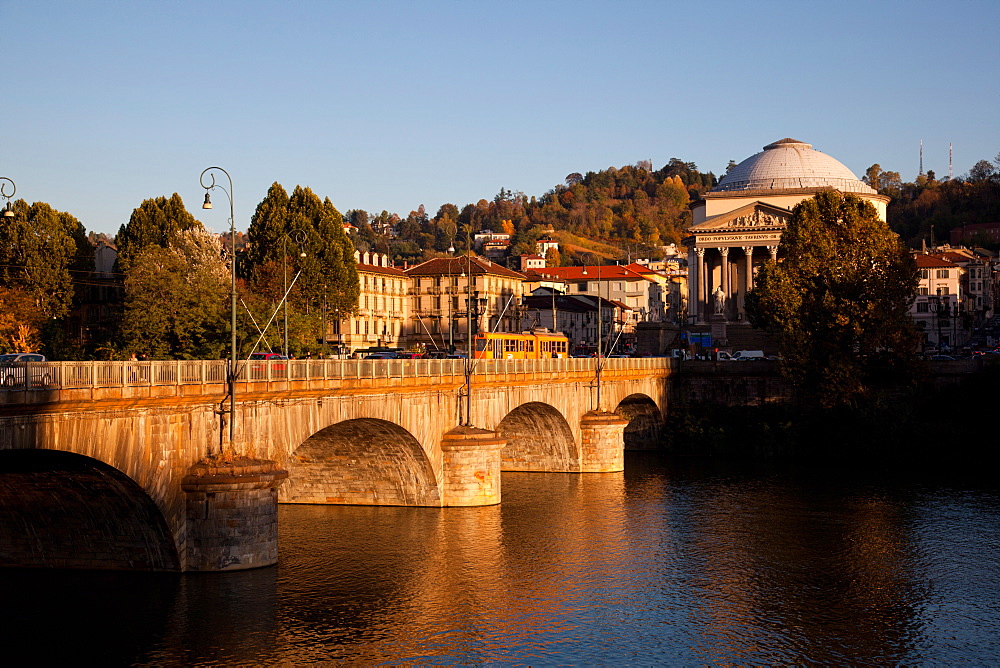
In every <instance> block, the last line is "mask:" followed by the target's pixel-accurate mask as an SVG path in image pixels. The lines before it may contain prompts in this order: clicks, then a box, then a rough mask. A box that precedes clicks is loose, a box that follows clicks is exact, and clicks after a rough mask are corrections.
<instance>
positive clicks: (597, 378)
mask: <svg viewBox="0 0 1000 668" xmlns="http://www.w3.org/2000/svg"><path fill="white" fill-rule="evenodd" d="M588 255H589V256H590V257H592V258H593V259H594V262H595V265H596V266H597V358H596V359H595V364H594V385H596V387H597V410H598V411H600V410H601V370H602V367H603V363H602V359H601V341H602V339H603V338H604V332H602V331H601V311H602V310H603V309H602V307H603V306H604V305H603V304H602V303H601V265H600V264H598V263H599V262H600V258H598V257H597V255H596V254H594V253H590V252H587V253H583V256H582V257H583V258H584V264H583V272H582V273H583V275H584V276H586V275H587V263H586V257H587V256H588Z"/></svg>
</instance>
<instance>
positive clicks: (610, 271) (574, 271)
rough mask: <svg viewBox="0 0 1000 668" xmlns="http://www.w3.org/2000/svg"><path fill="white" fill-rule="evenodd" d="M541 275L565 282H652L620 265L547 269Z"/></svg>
mask: <svg viewBox="0 0 1000 668" xmlns="http://www.w3.org/2000/svg"><path fill="white" fill-rule="evenodd" d="M584 270H586V273H584ZM539 273H540V274H542V275H549V276H552V277H555V278H560V279H562V280H564V281H597V280H601V281H611V280H619V281H620V280H631V281H635V280H639V279H642V280H650V279H648V278H646V277H645V276H643V275H642V274H641V273H639V272H637V271H634V270H632V269H630V268H629V267H626V266H622V265H618V264H605V265H601V266H588V267H546V268H545V269H544V270H541V271H540V272H539Z"/></svg>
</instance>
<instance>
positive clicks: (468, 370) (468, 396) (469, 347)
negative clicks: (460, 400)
mask: <svg viewBox="0 0 1000 668" xmlns="http://www.w3.org/2000/svg"><path fill="white" fill-rule="evenodd" d="M466 248H467V250H466V256H465V259H466V262H467V263H468V265H469V267H468V268H469V273H468V279H467V281H466V292H465V340H466V344H465V365H464V370H465V426H467V427H471V426H472V360H473V359H474V356H475V347H476V346H475V341H473V339H472V284H473V282H474V280H475V279H474V278H473V276H472V255H470V253H472V250H471V248H470V247H469V245H468V243H467V244H466Z"/></svg>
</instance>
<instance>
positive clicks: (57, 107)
mask: <svg viewBox="0 0 1000 668" xmlns="http://www.w3.org/2000/svg"><path fill="white" fill-rule="evenodd" d="M0 27H2V33H0V58H2V60H0V63H2V67H0V72H2V82H3V85H2V104H0V109H2V112H0V119H2V120H0V176H8V177H10V178H12V179H14V181H15V182H16V184H17V195H16V197H18V198H21V197H23V198H24V199H26V200H28V201H29V202H33V201H45V202H48V203H50V204H51V205H52V206H54V207H55V208H57V209H59V210H62V211H68V212H70V213H72V214H73V215H75V216H76V217H77V218H79V219H80V221H81V222H82V223H83V224H84V226H85V227H86V228H87V229H88V230H95V231H98V232H108V233H114V232H116V231H117V230H118V227H119V226H120V225H122V224H123V223H125V222H127V221H128V218H129V215H130V214H131V212H132V209H134V208H135V207H137V206H138V205H139V204H140V203H141V202H142V200H143V199H146V198H149V197H156V196H160V195H170V194H171V193H173V192H177V193H179V194H180V195H181V196H182V197H183V198H184V200H185V203H186V204H187V206H188V208H189V209H190V210H191V211H192V212H193V213H194V214H195V216H196V217H198V218H199V219H200V220H202V221H203V222H205V224H206V225H207V226H208V227H210V228H212V229H215V230H222V229H228V223H227V222H226V215H225V212H224V211H223V210H222V208H223V207H219V206H218V205H217V208H216V209H215V210H214V211H212V212H208V211H202V210H201V209H200V208H199V206H200V203H201V199H202V196H203V192H204V191H203V190H202V189H201V187H200V186H199V185H198V175H199V173H200V172H201V170H202V169H204V168H205V167H208V166H211V165H220V166H222V167H225V168H226V169H227V170H228V171H229V173H230V174H231V175H232V177H233V180H234V184H235V200H236V220H237V228H238V229H246V227H247V224H248V222H249V219H250V216H251V215H252V213H253V211H254V208H255V207H256V205H257V203H258V202H260V200H261V199H262V198H263V197H264V195H265V193H266V191H267V188H268V186H269V185H270V184H271V183H272V182H274V181H277V182H279V183H281V184H282V185H284V186H285V187H286V188H287V189H289V190H290V189H291V188H293V187H294V186H295V185H296V184H301V185H308V186H310V187H312V189H313V190H314V191H316V192H317V193H318V194H319V195H320V196H328V197H330V198H331V200H333V202H334V203H335V204H336V205H337V207H338V208H339V209H340V210H341V211H346V210H348V209H352V208H360V209H366V210H369V211H375V212H377V211H381V210H382V209H386V210H389V211H393V212H397V213H400V214H401V215H406V214H407V213H408V212H409V211H410V210H412V209H415V208H417V206H418V205H420V204H424V205H425V206H426V208H427V210H428V211H429V212H430V213H432V214H433V213H434V212H435V211H436V210H437V208H438V207H439V206H440V205H441V204H443V203H445V202H452V203H455V204H457V205H458V206H460V207H461V206H463V205H464V204H467V203H469V202H475V201H477V200H478V199H480V198H484V197H485V198H491V197H492V196H493V195H495V194H496V193H497V192H498V191H499V190H500V188H501V187H504V188H507V189H511V190H515V191H517V190H520V191H523V192H524V193H525V194H527V195H528V196H531V195H542V194H543V193H544V192H545V191H547V190H549V189H551V188H552V187H553V186H555V185H556V184H557V183H560V182H562V180H563V179H564V178H565V176H566V175H567V174H569V173H571V172H577V171H578V172H586V171H590V170H599V169H604V168H607V167H609V166H612V165H614V166H621V165H624V164H633V163H635V162H637V161H639V160H643V159H651V160H652V161H653V164H654V167H656V168H659V167H661V166H662V165H663V164H664V163H666V162H667V161H668V160H669V159H670V158H671V157H678V158H681V159H683V160H685V161H691V162H695V163H697V165H698V167H699V168H700V169H701V170H703V171H714V172H715V173H716V174H720V173H721V172H723V171H724V170H725V167H726V164H727V162H728V161H729V160H730V159H734V160H736V161H737V162H739V161H741V160H743V159H744V158H746V157H749V156H750V155H752V154H754V153H756V152H758V151H759V150H761V147H762V146H763V145H764V144H767V143H769V142H771V141H774V140H776V139H781V138H783V137H793V138H795V139H799V140H801V141H805V142H809V143H811V144H813V146H814V147H815V148H816V149H818V150H820V151H823V152H825V153H828V154H829V155H832V156H833V157H835V158H837V159H838V160H840V161H841V162H843V163H844V164H845V165H847V166H848V167H849V168H850V169H851V170H852V171H854V172H855V174H857V175H859V176H860V175H861V174H862V173H863V172H864V170H865V169H866V168H867V167H868V166H869V165H871V164H872V163H876V162H877V163H879V164H881V166H882V167H883V169H888V170H894V171H898V172H900V174H901V175H902V177H903V179H904V180H912V179H913V178H914V177H915V176H916V174H917V168H918V162H917V160H918V144H919V141H920V140H921V139H923V141H924V167H925V169H933V170H935V171H936V172H937V174H938V175H939V176H946V175H947V173H948V143H949V142H952V143H954V155H955V174H956V175H961V174H964V173H965V172H967V171H968V169H969V168H970V167H971V166H972V165H973V164H974V163H975V162H976V161H977V160H980V159H990V160H992V159H993V158H994V157H995V156H996V155H997V153H998V152H1000V47H998V46H997V44H998V39H1000V2H997V1H996V0H982V1H976V0H969V1H963V0H952V1H951V2H942V1H940V0H937V1H935V2H922V1H906V2H878V1H877V0H874V1H872V2H854V1H842V2H830V3H818V2H807V1H796V2H766V1H763V2H757V3H751V2H745V1H741V2H719V1H716V2H710V3H709V2H691V1H688V2H668V1H666V0H662V1H659V2H634V1H629V0H616V1H615V2H610V1H607V0H605V1H602V2H590V1H585V0H578V1H575V2H561V1H559V2H556V1H551V2H550V1H546V0H534V1H532V2H503V3H499V2H478V1H475V0H461V1H456V2H416V1H413V2H390V1H384V2H380V1H377V0H375V1H368V2H365V1H360V2H359V1H357V0H354V1H352V2H340V1H332V0H331V1H329V2H297V3H295V2H289V3H279V2H258V1H241V2H225V1H223V2H217V1H213V2H204V1H202V2H197V3H195V2H188V1H187V0H173V1H172V2H151V1H150V2H146V1H139V0H119V1H117V2H90V1H85V0H81V1H73V2H70V1H66V2H56V1H50V0H32V1H31V2H15V1H14V0H0ZM214 199H215V201H216V202H224V201H225V200H224V198H223V199H221V200H220V199H218V198H214Z"/></svg>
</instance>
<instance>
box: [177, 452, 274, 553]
mask: <svg viewBox="0 0 1000 668" xmlns="http://www.w3.org/2000/svg"><path fill="white" fill-rule="evenodd" d="M287 477H288V471H285V470H283V469H281V468H278V465H277V463H276V462H273V461H270V460H266V459H250V458H243V457H229V458H223V457H218V458H214V457H210V458H207V459H202V460H201V461H199V462H196V463H195V464H193V465H192V466H191V467H190V468H189V469H188V474H187V475H186V476H184V479H183V480H182V481H181V488H182V489H183V490H184V492H185V494H186V511H187V536H186V546H187V547H186V551H185V552H186V554H185V556H186V566H185V569H184V570H188V571H236V570H244V569H247V568H259V567H261V566H270V565H272V564H276V563H277V562H278V486H279V485H281V483H282V482H283V481H284V480H285V478H287Z"/></svg>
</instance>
